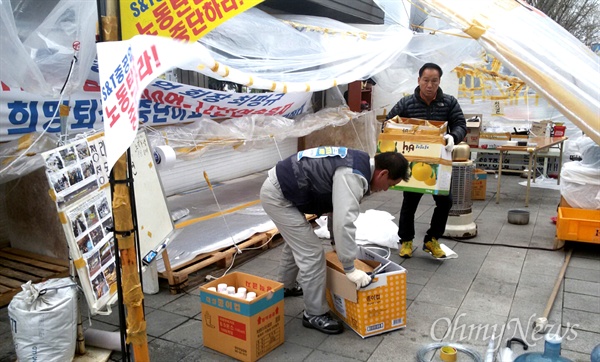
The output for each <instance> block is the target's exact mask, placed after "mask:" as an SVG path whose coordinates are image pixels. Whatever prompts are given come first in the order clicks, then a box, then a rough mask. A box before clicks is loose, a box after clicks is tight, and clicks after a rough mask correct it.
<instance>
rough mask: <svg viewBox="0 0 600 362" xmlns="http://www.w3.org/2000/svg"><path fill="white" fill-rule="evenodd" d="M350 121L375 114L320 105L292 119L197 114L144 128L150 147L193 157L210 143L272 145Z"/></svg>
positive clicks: (239, 146)
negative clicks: (186, 119) (209, 117)
mask: <svg viewBox="0 0 600 362" xmlns="http://www.w3.org/2000/svg"><path fill="white" fill-rule="evenodd" d="M350 121H353V122H354V121H356V122H367V123H374V122H375V114H374V113H373V112H372V111H370V112H364V113H362V114H361V113H356V112H352V111H350V110H349V109H348V108H347V107H335V108H324V109H322V110H320V111H318V112H316V113H309V114H305V115H303V116H300V117H299V118H298V119H296V120H293V119H289V118H284V117H277V116H259V115H253V116H248V117H241V118H231V119H228V120H226V121H223V122H221V123H218V122H215V121H212V120H205V119H202V118H200V119H199V120H198V121H196V122H194V123H191V124H188V125H184V126H172V127H164V128H155V129H147V134H148V139H149V141H150V144H151V145H152V147H156V146H160V145H165V144H168V145H169V146H171V147H173V148H174V149H175V151H176V152H177V157H178V158H181V159H193V158H195V157H198V156H200V155H201V154H202V153H203V152H204V151H206V150H207V149H208V148H210V147H224V146H225V147H232V146H233V147H234V148H235V149H236V150H240V151H242V150H250V149H259V148H264V147H266V146H267V145H272V144H273V142H274V141H281V140H283V139H285V138H290V137H291V138H298V137H303V136H306V135H308V134H310V133H312V132H314V131H317V130H320V129H323V128H325V127H329V126H334V127H337V126H342V125H344V124H347V123H348V122H350ZM366 140H367V141H368V140H371V141H372V142H371V143H370V144H367V145H364V147H365V150H374V149H375V142H376V137H375V135H374V134H373V135H372V137H370V138H366Z"/></svg>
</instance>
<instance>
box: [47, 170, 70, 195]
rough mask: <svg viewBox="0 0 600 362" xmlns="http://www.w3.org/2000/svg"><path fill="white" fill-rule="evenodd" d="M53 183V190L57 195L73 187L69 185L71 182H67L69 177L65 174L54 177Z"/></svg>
mask: <svg viewBox="0 0 600 362" xmlns="http://www.w3.org/2000/svg"><path fill="white" fill-rule="evenodd" d="M51 182H52V188H54V192H56V193H57V194H59V193H61V192H62V191H64V190H66V189H67V188H68V187H70V186H71V185H70V184H69V181H68V180H67V175H65V174H64V173H63V174H60V175H56V176H53V177H52V181H51Z"/></svg>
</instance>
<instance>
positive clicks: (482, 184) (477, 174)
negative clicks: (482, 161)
mask: <svg viewBox="0 0 600 362" xmlns="http://www.w3.org/2000/svg"><path fill="white" fill-rule="evenodd" d="M471 186H472V188H471V199H472V200H485V191H486V187H487V172H486V171H485V170H482V169H479V168H476V169H474V170H473V182H472V184H471Z"/></svg>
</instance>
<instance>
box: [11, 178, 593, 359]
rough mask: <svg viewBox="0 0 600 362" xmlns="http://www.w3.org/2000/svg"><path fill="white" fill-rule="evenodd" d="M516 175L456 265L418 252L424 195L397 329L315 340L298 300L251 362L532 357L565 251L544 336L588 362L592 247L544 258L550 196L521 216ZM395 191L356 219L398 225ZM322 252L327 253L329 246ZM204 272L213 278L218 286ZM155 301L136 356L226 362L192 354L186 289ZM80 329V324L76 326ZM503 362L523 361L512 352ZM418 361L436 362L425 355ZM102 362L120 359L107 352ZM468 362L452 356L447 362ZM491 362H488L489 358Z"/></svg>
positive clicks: (477, 209) (268, 264)
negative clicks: (456, 349) (376, 216)
mask: <svg viewBox="0 0 600 362" xmlns="http://www.w3.org/2000/svg"><path fill="white" fill-rule="evenodd" d="M522 180H523V179H521V178H519V177H518V176H504V175H503V177H502V194H501V200H500V203H499V204H496V203H495V195H496V193H495V190H496V179H494V177H493V175H488V181H487V193H486V200H484V201H474V203H473V208H472V209H473V216H474V219H475V222H476V224H477V226H478V235H477V236H476V237H474V238H471V239H468V240H461V241H458V240H452V239H446V238H444V239H442V240H441V242H443V243H445V244H446V245H448V246H449V247H450V248H452V249H453V250H454V251H456V252H457V253H458V255H459V257H458V258H457V259H452V260H446V261H438V260H435V259H433V258H431V257H430V256H428V255H427V254H425V253H424V252H423V251H421V246H422V242H421V241H422V236H423V235H424V233H425V231H426V230H427V228H428V224H429V219H430V217H431V214H432V211H433V206H434V202H433V199H432V198H431V197H429V196H424V197H423V199H422V200H421V204H420V205H419V208H418V210H417V215H416V216H417V218H416V232H417V237H416V239H415V246H416V247H417V250H416V251H415V252H414V254H413V258H411V259H401V258H400V257H399V256H398V255H397V250H392V255H391V257H390V259H391V260H393V261H394V262H396V263H399V264H401V265H402V266H403V267H404V268H406V269H407V281H408V283H407V326H406V328H403V329H401V330H397V331H393V332H389V333H385V334H382V335H377V336H373V337H369V338H367V339H363V338H361V337H360V336H359V335H357V334H356V333H355V332H354V331H353V330H351V329H350V328H346V330H345V332H344V333H342V334H340V335H325V334H322V333H320V332H318V331H316V330H312V329H307V328H304V327H303V326H302V322H301V318H302V311H303V302H302V297H290V298H286V299H285V311H284V314H285V342H284V343H283V345H281V346H279V347H278V348H276V349H275V350H274V351H272V352H270V353H269V354H268V355H266V356H265V357H263V358H262V359H261V361H287V362H291V361H368V362H374V361H416V360H417V352H418V351H419V350H420V349H422V348H423V347H425V346H427V345H429V344H431V343H436V342H444V343H459V344H461V345H463V346H465V347H467V348H470V349H472V350H475V351H477V352H479V354H480V355H481V356H482V357H484V356H485V351H486V347H487V345H488V342H489V337H490V335H491V334H492V333H494V335H496V338H497V341H498V343H497V344H501V345H502V347H504V346H505V345H506V340H508V339H510V338H512V337H518V338H522V339H523V340H525V341H526V342H527V343H528V344H529V349H528V350H527V351H526V352H532V351H534V352H535V351H542V350H543V345H544V342H543V335H540V334H536V333H535V332H534V331H533V328H532V325H533V321H534V320H535V319H536V318H538V317H540V316H541V315H542V314H543V312H544V309H545V307H546V304H547V302H548V299H549V298H550V295H551V294H552V291H553V289H554V285H555V282H556V279H557V276H558V275H559V271H560V269H561V267H562V266H563V262H564V260H565V256H566V254H567V250H569V249H573V254H572V258H571V261H570V263H569V266H568V268H567V270H566V274H565V278H564V281H563V282H562V284H561V286H560V289H559V290H558V294H557V297H556V300H555V301H554V304H553V307H552V309H551V312H550V314H549V318H548V319H549V323H548V326H549V327H548V328H550V330H551V331H552V332H557V331H559V332H560V334H561V335H564V340H563V344H562V355H563V356H564V357H567V358H569V359H571V360H573V361H581V362H587V361H590V352H591V350H592V348H593V347H594V346H596V345H597V344H599V343H600V246H599V245H598V244H586V243H574V242H570V243H567V244H566V246H565V248H564V249H560V250H555V251H551V250H549V249H552V248H553V246H554V241H555V232H556V227H555V225H554V224H553V223H552V221H551V217H553V216H556V214H557V205H558V203H559V199H560V193H559V191H555V190H548V189H542V188H535V187H534V188H532V189H531V195H530V205H529V207H528V208H525V207H524V205H525V187H523V186H521V185H519V184H518V182H520V181H522ZM401 204H402V192H398V191H387V192H384V193H378V194H373V195H371V196H368V197H367V198H366V199H365V200H363V203H362V208H363V211H365V210H368V209H379V210H385V211H388V212H390V213H391V214H392V215H394V216H395V217H396V220H397V218H398V215H399V211H400V207H401ZM517 208H518V209H527V210H529V211H530V222H529V224H528V225H513V224H509V223H508V222H507V211H508V210H509V209H517ZM323 245H324V247H325V248H326V249H329V248H330V247H329V241H327V240H324V241H323ZM280 252H281V245H280V246H278V247H275V248H272V249H269V250H268V251H265V252H262V253H260V254H257V255H256V256H254V257H252V258H250V259H249V260H248V261H246V262H245V263H243V264H239V265H237V264H236V265H235V266H234V267H233V268H232V271H243V272H245V273H249V274H254V275H258V276H261V277H266V278H270V279H277V266H278V261H279V254H280ZM223 271H224V270H221V271H220V273H219V272H218V271H215V272H214V273H213V275H221V274H222V273H223ZM160 284H161V286H160V291H159V293H158V294H154V295H145V300H144V302H145V308H146V319H147V334H148V341H149V343H148V346H149V351H150V356H151V360H152V361H165V362H167V361H168V362H171V361H200V360H203V361H230V360H231V361H233V359H232V358H230V357H228V356H225V355H223V354H221V353H218V352H215V351H213V350H211V349H209V348H207V347H204V346H203V336H202V314H201V311H200V301H199V291H198V288H197V286H196V287H194V288H190V289H189V290H188V291H186V292H185V293H181V294H177V295H172V294H170V293H169V290H168V286H167V285H166V283H165V281H164V280H161V283H160ZM0 320H1V322H2V323H0V335H1V336H2V337H4V338H2V340H1V342H0V360H1V361H13V360H15V359H16V357H15V354H14V347H13V346H12V342H11V339H10V327H9V324H8V317H7V308H2V309H1V310H0ZM91 320H92V327H93V328H96V329H102V330H109V331H114V330H117V329H118V325H119V323H118V317H117V316H116V313H113V315H111V316H106V317H102V316H94V317H92V318H91ZM84 324H86V327H87V324H88V323H87V320H86V321H85V322H84ZM513 351H514V353H515V356H517V355H520V354H522V353H526V352H525V351H524V350H523V348H522V347H521V346H520V345H518V344H513ZM426 357H427V360H433V361H436V360H439V357H438V355H437V354H435V355H434V354H433V353H429V354H427V356H426ZM110 359H111V360H112V361H119V360H121V359H122V354H121V353H120V352H113V353H112V355H111V357H110ZM466 360H470V358H468V356H466V355H465V356H460V358H459V361H466ZM498 360H499V359H498Z"/></svg>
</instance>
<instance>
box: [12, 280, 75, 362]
mask: <svg viewBox="0 0 600 362" xmlns="http://www.w3.org/2000/svg"><path fill="white" fill-rule="evenodd" d="M21 288H22V289H23V291H21V292H19V293H18V294H17V295H15V296H14V297H13V299H12V301H11V302H10V304H9V305H8V316H9V318H10V325H11V330H12V336H13V342H14V345H15V351H16V353H17V358H18V359H19V361H21V362H26V361H44V362H51V361H57V362H64V361H71V360H72V359H73V356H74V355H75V343H76V337H77V284H75V283H74V282H73V281H72V280H71V279H69V278H61V279H50V280H48V281H45V282H42V283H38V284H32V283H31V281H28V282H27V283H26V284H23V285H22V286H21Z"/></svg>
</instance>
